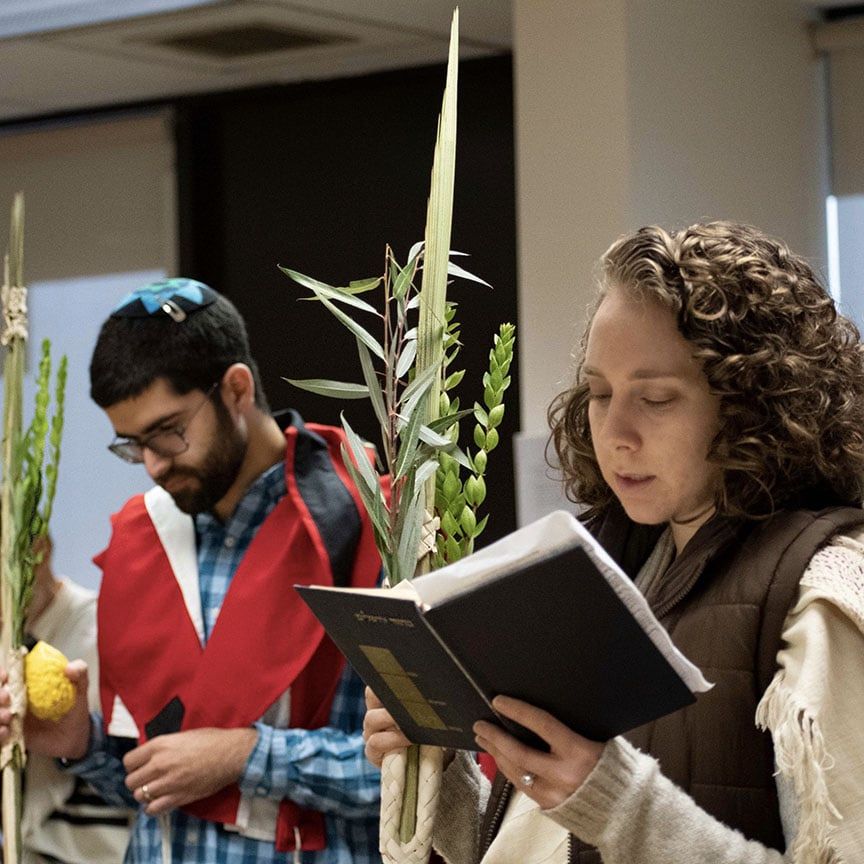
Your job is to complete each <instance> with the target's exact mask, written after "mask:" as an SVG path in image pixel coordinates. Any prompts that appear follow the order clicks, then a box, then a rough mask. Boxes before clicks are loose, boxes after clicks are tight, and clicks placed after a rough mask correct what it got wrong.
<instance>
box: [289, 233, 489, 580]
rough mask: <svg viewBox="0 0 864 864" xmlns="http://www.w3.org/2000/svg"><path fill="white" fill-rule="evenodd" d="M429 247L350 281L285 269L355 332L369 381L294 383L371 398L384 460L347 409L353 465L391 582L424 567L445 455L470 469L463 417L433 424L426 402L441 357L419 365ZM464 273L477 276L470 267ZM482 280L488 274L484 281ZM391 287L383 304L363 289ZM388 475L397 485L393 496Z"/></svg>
mask: <svg viewBox="0 0 864 864" xmlns="http://www.w3.org/2000/svg"><path fill="white" fill-rule="evenodd" d="M424 251H425V250H424V245H423V244H422V243H418V244H415V245H414V246H413V247H412V249H411V251H410V252H409V255H408V260H407V263H405V264H404V265H402V264H400V263H399V261H398V260H397V259H396V257H395V256H394V254H393V251H392V250H391V249H390V248H389V247H388V248H387V251H386V256H385V267H384V274H383V275H382V276H380V277H376V278H372V279H364V280H361V281H359V282H352V283H350V284H349V285H348V286H346V287H338V286H333V285H328V284H326V283H324V282H321V281H319V280H317V279H313V278H311V277H308V276H305V275H303V274H302V273H298V272H297V271H296V270H291V269H289V268H287V267H283V268H281V269H282V271H283V272H284V273H285V274H286V275H287V276H289V277H290V278H291V279H293V280H294V281H295V282H297V283H298V284H300V285H302V286H304V287H306V288H308V289H309V290H310V291H311V292H312V296H311V297H310V298H309V299H314V300H317V301H319V302H321V303H322V305H323V306H324V307H325V308H326V309H327V310H328V311H329V312H330V313H331V314H332V315H333V316H334V317H335V318H336V319H337V320H338V321H339V322H340V323H342V324H343V326H345V327H346V328H347V329H348V330H350V332H351V333H352V334H353V335H354V337H355V344H356V347H357V354H358V359H359V361H360V369H361V371H362V374H363V381H362V383H361V382H346V381H334V380H330V379H322V378H307V379H294V378H287V379H285V380H287V381H288V382H289V383H291V384H293V385H294V386H296V387H300V388H302V389H304V390H309V391H310V392H313V393H317V394H319V395H325V396H332V397H335V398H339V399H346V398H348V399H354V398H368V399H369V400H370V401H371V403H372V407H373V409H374V411H375V416H376V418H377V419H378V423H379V426H380V428H381V441H382V450H381V454H380V459H379V462H378V465H377V469H378V470H376V466H375V465H374V462H373V459H372V458H371V457H370V451H369V448H368V447H367V445H366V443H365V442H364V441H362V440H361V438H360V437H359V436H358V435H357V433H356V432H355V431H354V429H353V428H352V427H351V425H350V423H349V422H348V420H347V419H346V418H345V416H344V414H343V416H342V426H343V429H344V430H345V435H346V442H347V447H346V452H345V457H346V464H347V466H348V471H349V473H350V474H351V478H352V480H353V481H354V483H355V485H356V486H357V488H358V490H359V492H360V494H361V496H362V498H363V503H364V505H365V507H366V509H367V511H368V513H369V516H370V519H371V521H372V526H373V529H374V531H375V540H376V544H377V546H378V550H379V552H380V554H381V557H382V560H383V562H384V566H385V568H386V570H387V574H388V577H389V580H390V582H391V584H395V583H396V582H399V581H401V580H402V579H407V578H411V576H413V575H414V572H415V569H416V565H417V549H418V546H419V545H420V539H421V532H422V529H423V524H424V521H425V518H424V510H425V506H426V501H425V496H424V487H425V485H426V484H427V482H428V481H430V480H431V479H432V478H433V477H434V476H435V473H436V471H437V469H438V464H439V459H441V458H445V457H446V458H448V459H451V460H453V461H454V462H456V463H457V464H461V465H464V466H465V467H466V468H470V466H471V463H470V461H469V459H468V457H467V456H466V455H465V454H464V453H462V451H461V450H460V449H459V447H458V445H457V442H456V440H455V437H454V436H453V435H452V434H451V433H450V430H451V428H452V427H453V426H454V424H456V423H457V421H458V417H456V416H453V415H452V414H448V416H446V417H442V418H440V419H438V420H434V421H431V422H429V423H426V422H424V420H425V417H426V414H427V405H426V402H427V400H428V397H429V393H430V391H431V390H432V389H433V387H434V386H435V385H439V386H440V378H441V369H442V366H441V364H440V363H439V364H438V365H437V366H436V365H431V366H427V367H426V368H424V369H419V368H418V364H417V338H418V337H417V316H418V310H419V306H420V303H419V296H420V292H419V289H418V286H417V281H418V278H417V277H418V274H419V273H420V271H421V270H422V268H423V262H424ZM458 269H459V270H460V275H463V274H464V275H465V276H466V277H469V278H475V279H476V277H471V276H470V274H468V273H467V271H464V270H462V268H458ZM478 281H480V280H478ZM379 287H380V288H382V289H383V305H382V310H383V311H379V310H378V309H377V308H376V307H375V306H373V305H372V304H370V303H367V302H366V301H364V300H360V299H359V298H358V297H357V294H358V293H362V292H364V291H371V290H373V289H375V288H379ZM347 308H350V309H351V312H352V313H353V314H354V315H356V314H357V313H358V312H359V313H364V314H366V315H368V316H371V317H372V318H373V319H377V323H378V326H379V327H380V329H381V331H382V334H383V335H382V338H378V337H376V336H374V335H373V334H372V332H370V329H369V328H368V327H366V326H364V325H363V324H362V323H360V321H359V320H358V319H357V318H356V317H352V316H351V314H350V313H349V312H348V311H346V309H347ZM382 476H383V477H386V478H387V482H388V483H389V490H388V491H389V494H385V489H384V485H386V484H384V485H382Z"/></svg>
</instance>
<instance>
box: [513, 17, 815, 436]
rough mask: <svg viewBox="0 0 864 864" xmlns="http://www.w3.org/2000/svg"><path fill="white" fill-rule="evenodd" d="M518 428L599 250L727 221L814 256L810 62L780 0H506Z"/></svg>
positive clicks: (582, 297)
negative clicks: (657, 229) (646, 228)
mask: <svg viewBox="0 0 864 864" xmlns="http://www.w3.org/2000/svg"><path fill="white" fill-rule="evenodd" d="M513 9H514V61H515V91H516V145H517V147H516V155H517V204H518V219H519V232H518V233H519V238H520V248H519V258H518V260H519V267H520V273H519V284H520V334H519V376H520V385H521V394H522V395H521V400H522V404H521V407H522V428H523V430H525V431H526V433H528V434H532V433H536V434H538V435H539V434H540V433H541V432H542V430H543V429H544V428H545V410H546V406H547V405H548V403H549V401H550V399H551V398H552V396H553V395H554V393H556V392H557V390H558V389H559V388H560V387H561V386H562V385H563V384H564V382H566V380H567V378H568V375H569V372H570V364H571V352H572V349H573V347H574V344H575V342H576V339H577V336H578V334H579V333H581V330H582V326H583V323H584V315H585V310H586V307H587V305H588V303H589V300H590V297H591V295H592V293H593V274H594V267H595V262H596V259H597V258H598V257H599V255H601V254H602V252H603V251H604V250H605V248H606V247H607V246H608V245H609V243H610V242H611V241H612V240H613V239H614V238H615V237H616V236H617V235H619V234H621V233H624V232H626V231H630V230H633V229H635V228H638V227H639V226H640V225H643V224H646V223H651V222H658V223H661V224H664V225H681V224H686V223H689V222H692V221H696V220H699V219H707V218H731V219H737V220H741V221H748V222H752V223H755V224H757V225H760V226H761V227H763V228H765V229H766V230H769V231H771V232H772V233H776V234H779V235H780V236H782V237H784V238H785V239H786V240H787V241H788V242H789V243H790V244H791V245H792V246H793V247H794V248H796V249H797V250H798V251H801V252H803V253H804V254H806V255H809V256H812V257H813V258H815V260H816V263H817V264H820V266H821V265H822V263H823V261H824V228H823V223H824V215H823V214H824V203H823V202H824V195H825V190H826V188H827V186H826V174H827V171H826V163H827V159H826V156H825V147H826V145H825V140H824V132H823V129H824V125H823V123H824V121H823V116H822V111H823V109H822V105H823V98H822V75H823V69H822V65H821V61H819V60H817V59H816V57H815V55H814V53H813V51H812V49H811V48H810V45H809V42H808V36H807V30H806V23H807V22H806V19H805V13H804V12H803V11H802V9H801V7H800V6H799V5H798V4H797V3H795V2H790V0H760V2H758V3H754V2H752V0H713V2H710V3H709V2H694V0H578V2H575V0H514V2H513Z"/></svg>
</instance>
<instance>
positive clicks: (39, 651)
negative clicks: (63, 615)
mask: <svg viewBox="0 0 864 864" xmlns="http://www.w3.org/2000/svg"><path fill="white" fill-rule="evenodd" d="M68 663H69V661H68V660H67V659H66V657H65V656H64V655H63V652H62V651H58V650H57V649H56V648H55V647H54V646H53V645H49V644H48V643H47V642H37V643H36V644H35V645H34V646H33V650H32V651H30V652H29V653H28V654H27V656H26V657H25V658H24V680H25V681H26V683H27V710H28V711H31V712H32V713H33V714H34V715H35V716H36V717H38V718H39V719H40V720H54V721H55V722H56V721H57V720H59V719H60V718H61V717H63V715H64V714H67V713H68V712H69V711H71V710H72V706H73V705H74V704H75V687H74V686H73V685H72V682H71V681H70V680H69V679H68V678H67V677H66V672H65V670H66V666H67V665H68Z"/></svg>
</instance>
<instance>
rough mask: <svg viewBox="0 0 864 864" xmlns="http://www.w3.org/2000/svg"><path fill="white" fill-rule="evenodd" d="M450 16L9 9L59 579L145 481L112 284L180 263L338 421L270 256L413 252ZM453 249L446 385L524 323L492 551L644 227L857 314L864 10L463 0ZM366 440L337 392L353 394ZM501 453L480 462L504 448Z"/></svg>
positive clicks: (499, 465)
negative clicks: (705, 242) (619, 245)
mask: <svg viewBox="0 0 864 864" xmlns="http://www.w3.org/2000/svg"><path fill="white" fill-rule="evenodd" d="M451 11H452V9H451V3H450V2H448V0H411V2H405V0H350V2H349V0H308V2H304V3H294V2H287V0H233V2H225V0H220V2H214V0H115V2H112V3H111V4H106V3H100V2H92V0H90V2H80V0H6V2H5V3H4V4H3V6H2V8H0V82H2V87H0V202H3V201H7V202H8V201H11V194H12V192H13V191H14V190H17V189H23V190H24V191H25V193H26V195H27V208H28V215H27V250H26V265H27V275H28V281H29V282H30V284H31V286H32V287H33V293H32V294H31V299H32V305H33V310H34V311H33V316H32V320H33V329H34V341H35V340H36V339H38V338H41V337H42V336H43V335H48V336H50V338H51V339H52V340H53V341H54V342H55V345H56V346H57V348H58V349H59V350H63V351H66V352H67V353H69V354H70V362H71V363H72V379H71V380H72V382H73V383H72V386H71V388H70V394H69V400H70V412H69V426H68V432H67V437H66V450H65V453H64V464H63V468H62V470H61V480H60V489H59V493H58V495H59V497H58V513H57V519H56V521H55V525H54V530H55V533H56V534H57V557H58V563H59V565H60V569H65V570H66V571H67V572H69V573H70V575H74V576H77V577H79V578H83V579H85V580H89V581H90V582H91V584H92V583H95V581H96V580H97V579H98V574H97V572H96V571H95V568H93V567H92V565H91V564H90V563H89V556H90V555H91V554H92V553H94V552H95V551H97V550H98V549H99V548H100V547H101V546H102V544H103V543H104V542H105V540H106V539H107V532H108V521H107V517H108V514H109V512H111V511H112V510H114V509H116V508H117V507H118V506H119V505H120V504H121V503H122V501H123V500H124V499H125V497H126V496H127V495H128V494H129V492H130V491H133V490H135V489H139V488H145V487H146V485H147V482H146V477H145V476H144V474H143V472H142V471H138V470H136V469H134V468H129V467H128V466H125V465H123V464H121V463H120V462H119V461H116V460H115V462H116V464H114V463H113V462H112V461H111V460H112V458H113V457H111V456H110V455H109V454H107V452H106V451H105V444H106V443H107V442H108V441H109V440H110V438H111V430H110V427H109V425H108V423H107V420H105V418H104V417H103V416H102V415H101V413H100V412H98V410H96V409H94V408H92V406H90V404H89V401H88V396H87V383H86V382H87V372H86V366H87V362H88V359H89V353H90V350H91V349H92V344H93V340H94V338H95V333H96V329H97V328H98V325H99V323H100V322H101V321H102V319H103V318H104V317H105V315H106V314H107V313H108V312H109V311H110V308H111V307H112V305H113V303H114V302H116V300H117V299H118V298H119V297H120V296H121V295H122V294H123V293H124V292H125V291H126V290H128V288H129V286H134V285H137V284H140V283H141V282H143V281H147V280H149V279H150V278H152V277H153V276H154V275H156V274H163V273H164V274H171V275H173V274H181V273H182V274H183V275H188V276H195V277H197V278H201V279H204V280H205V281H208V282H210V283H211V284H213V285H214V287H217V288H219V289H220V290H222V291H224V292H225V293H226V294H228V295H229V296H230V297H232V299H233V300H234V301H235V302H236V303H237V304H238V306H239V307H240V309H241V311H243V313H244V315H245V316H246V317H247V319H248V321H249V325H250V334H251V338H252V343H253V349H254V350H255V351H256V353H257V355H258V356H259V359H260V362H261V365H262V367H263V370H264V379H265V386H266V388H267V390H268V394H269V396H270V399H271V402H272V403H273V404H274V406H285V405H293V406H295V407H298V408H299V409H300V410H301V412H302V413H304V414H305V415H307V416H308V417H310V418H314V419H316V420H324V421H326V422H334V421H335V420H336V419H337V417H338V412H339V410H340V409H341V408H344V407H346V406H339V405H334V404H333V403H331V402H328V401H327V400H324V399H321V398H319V397H315V396H311V395H308V394H303V393H300V392H297V391H292V390H290V388H288V386H287V385H286V384H285V383H284V382H283V381H282V377H283V376H285V377H313V376H314V377H319V376H320V377H333V378H340V377H343V378H344V377H353V373H354V372H355V365H356V363H355V360H354V356H353V348H352V346H351V344H350V343H349V341H348V340H345V338H344V334H342V333H341V331H340V330H339V328H338V326H334V325H332V324H331V322H330V321H329V320H328V319H327V317H326V314H325V313H324V311H323V310H321V309H318V308H317V307H314V306H313V305H312V304H306V303H298V302H296V298H297V297H298V296H299V295H300V293H301V292H300V290H299V289H297V288H296V287H294V286H293V285H292V283H290V282H289V281H288V280H287V278H286V277H284V276H283V275H282V274H281V273H280V272H279V271H278V269H277V264H283V265H288V266H291V267H294V268H296V269H299V270H301V271H303V272H308V273H310V274H311V275H315V276H318V277H320V278H323V279H325V280H337V281H344V280H348V279H354V278H358V277H362V276H367V275H372V274H375V273H378V272H380V270H381V267H382V261H383V253H384V248H385V244H387V243H389V244H390V245H391V246H392V247H393V249H394V251H395V253H396V255H397V257H399V256H402V257H404V256H405V255H406V253H407V250H408V248H409V247H410V245H411V244H412V243H413V242H414V241H415V240H417V239H419V238H420V236H421V235H422V231H423V222H424V217H425V202H426V195H427V193H428V175H429V169H430V166H431V154H432V147H433V143H434V132H435V122H436V117H437V112H438V108H439V104H440V95H441V90H442V88H443V80H444V69H443V62H444V59H445V57H446V47H447V34H448V28H449V18H450V14H451ZM460 16H461V25H462V42H461V48H462V51H461V55H462V64H461V69H460V120H459V145H458V146H459V152H458V157H457V163H458V173H457V185H456V205H455V216H454V231H453V248H454V249H458V250H460V251H464V252H469V253H471V258H470V259H468V261H469V264H468V266H469V269H471V270H473V271H474V272H476V273H478V274H479V275H481V276H482V277H483V278H485V279H486V280H487V281H489V282H490V283H491V284H492V285H493V286H494V288H493V290H492V291H489V290H488V289H484V288H481V287H480V286H476V285H473V284H464V285H460V284H456V285H454V287H453V289H452V296H453V297H454V299H456V300H457V301H458V302H459V304H460V307H459V316H460V319H461V320H462V323H463V335H464V342H465V346H466V347H465V349H464V350H463V359H464V365H465V366H466V367H467V368H468V370H469V373H468V375H467V376H466V379H465V382H464V383H463V385H462V393H461V395H462V398H463V401H465V402H468V403H470V402H473V400H474V399H475V398H478V397H479V395H480V394H479V380H478V379H479V376H480V374H481V372H482V368H483V365H484V363H485V355H486V352H487V351H488V345H489V341H490V339H491V334H492V332H493V330H494V329H495V328H496V327H497V324H498V323H499V322H501V321H504V320H513V321H515V322H516V324H517V328H518V329H517V334H518V335H517V345H518V359H517V362H516V364H515V366H514V386H513V390H512V391H511V394H510V399H509V401H508V409H507V415H506V423H505V427H504V433H505V435H504V440H503V442H502V445H501V447H500V448H499V451H498V452H496V453H495V454H493V455H495V456H497V457H498V458H497V459H494V460H490V470H491V473H490V482H489V487H490V498H489V502H490V511H491V512H492V514H493V516H492V519H491V520H490V528H489V531H488V533H487V534H486V535H484V540H485V539H491V538H493V537H495V536H498V535H499V534H501V533H503V532H504V531H506V530H509V529H510V528H512V527H514V525H515V524H516V522H517V520H518V521H526V520H527V519H529V518H531V517H532V516H533V515H536V514H537V513H538V512H540V511H542V510H545V509H548V508H550V507H552V506H556V504H557V503H559V502H560V501H561V500H562V499H561V496H560V492H559V489H558V487H557V485H556V483H555V482H554V481H553V480H552V479H550V477H549V470H548V469H547V467H546V466H545V462H544V460H543V449H544V444H545V428H546V425H545V412H546V406H547V405H548V403H549V401H550V400H551V398H552V397H553V396H554V394H555V393H557V392H558V391H559V390H560V389H562V388H563V387H564V386H566V384H567V383H568V381H569V379H570V375H571V372H572V369H571V362H572V351H573V348H574V345H575V344H576V342H577V340H578V338H579V336H580V334H581V331H582V328H583V325H584V320H585V311H586V306H587V303H588V302H589V299H590V297H591V295H592V292H593V288H594V277H595V262H596V261H597V258H598V257H599V256H600V255H601V254H602V252H603V251H604V250H605V248H606V247H607V246H608V245H609V244H610V243H611V242H612V240H614V239H615V238H616V237H617V236H618V235H620V234H622V233H624V232H626V231H630V230H633V229H635V228H638V227H639V226H641V225H643V224H647V223H661V224H664V225H666V226H680V225H683V224H687V223H689V222H693V221H696V220H701V219H715V218H729V219H736V220H742V221H747V222H752V223H755V224H757V225H759V226H760V227H762V228H764V229H766V230H767V231H769V232H771V233H774V234H776V235H779V236H781V237H783V238H784V239H785V240H787V241H788V242H789V243H790V244H791V245H792V247H793V248H795V249H796V250H797V251H799V252H802V253H803V254H805V255H807V256H809V257H810V258H811V260H812V261H813V262H814V263H815V264H816V266H817V267H818V268H819V269H821V270H822V272H823V273H824V274H825V276H826V279H828V278H830V282H831V287H832V290H833V291H834V293H835V296H837V297H838V298H839V299H840V301H841V303H842V305H843V307H844V309H845V310H846V311H848V312H849V314H851V315H853V317H856V318H859V320H861V317H860V312H862V311H864V292H862V291H861V288H860V286H861V282H862V280H861V275H862V270H864V244H862V242H861V238H862V237H864V232H862V230H861V227H862V222H864V198H862V197H861V196H862V193H864V157H862V155H861V154H862V153H864V147H862V146H861V145H862V144H864V141H862V138H864V86H862V82H864V4H855V3H839V2H830V0H825V2H822V0H813V2H803V0H714V2H712V3H702V2H696V0H512V2H510V0H463V2H461V3H460ZM347 408H348V411H349V416H350V417H351V418H352V421H355V422H356V425H357V426H358V427H359V428H360V429H361V431H364V432H366V434H368V435H372V434H373V433H374V426H373V424H372V420H371V415H369V413H368V412H364V411H363V410H362V406H361V405H360V404H359V403H356V402H355V403H351V404H350V405H349V406H347ZM499 454H500V455H499Z"/></svg>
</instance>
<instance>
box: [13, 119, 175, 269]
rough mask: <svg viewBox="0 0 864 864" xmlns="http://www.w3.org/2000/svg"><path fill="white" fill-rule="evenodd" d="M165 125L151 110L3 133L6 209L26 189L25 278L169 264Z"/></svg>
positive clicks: (169, 150)
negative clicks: (142, 114) (14, 196)
mask: <svg viewBox="0 0 864 864" xmlns="http://www.w3.org/2000/svg"><path fill="white" fill-rule="evenodd" d="M168 124H169V118H168V115H166V114H151V115H144V116H127V117H119V118H110V119H109V118H103V119H101V120H94V121H89V122H84V121H81V122H75V123H72V124H69V125H51V126H45V127H41V126H37V127H34V128H31V129H29V130H27V131H10V132H7V133H5V134H3V133H0V214H3V213H8V207H9V205H11V203H12V195H13V194H14V193H15V192H17V191H19V190H23V191H24V193H25V199H26V204H25V206H26V211H27V216H26V232H25V233H26V236H25V243H26V251H25V276H26V279H27V281H28V282H35V281H41V280H45V279H60V278H67V277H70V276H82V275H97V274H102V273H122V272H127V271H130V270H145V269H151V268H153V267H163V268H166V269H167V270H168V271H169V272H170V271H172V270H173V266H174V256H175V251H174V250H175V240H174V238H175V234H176V227H175V216H174V211H175V207H174V188H175V181H174V176H173V175H174V155H173V154H174V150H173V144H172V135H171V130H170V127H169V125H168ZM5 222H7V219H6V218H5V217H3V216H0V225H2V224H4V223H5Z"/></svg>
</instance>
